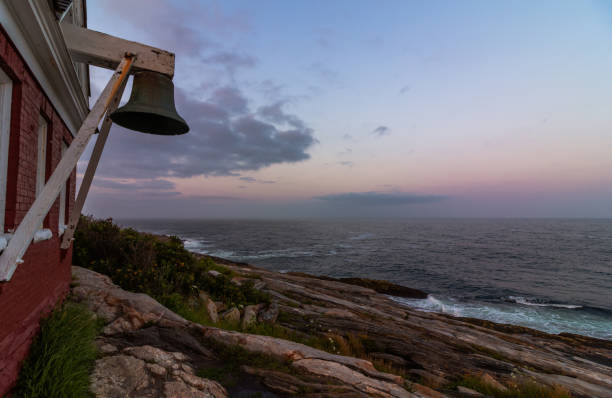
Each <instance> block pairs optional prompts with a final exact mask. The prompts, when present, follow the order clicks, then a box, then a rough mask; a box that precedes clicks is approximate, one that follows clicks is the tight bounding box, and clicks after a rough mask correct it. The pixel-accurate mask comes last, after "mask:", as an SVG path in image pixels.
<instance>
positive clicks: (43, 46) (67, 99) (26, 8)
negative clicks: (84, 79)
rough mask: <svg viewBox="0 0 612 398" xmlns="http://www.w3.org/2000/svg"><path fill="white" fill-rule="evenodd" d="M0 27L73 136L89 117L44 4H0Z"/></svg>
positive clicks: (19, 0)
mask: <svg viewBox="0 0 612 398" xmlns="http://www.w3.org/2000/svg"><path fill="white" fill-rule="evenodd" d="M0 23H1V24H2V26H3V27H4V29H5V30H6V31H7V33H8V34H9V36H10V37H11V39H12V41H13V43H14V44H15V46H17V49H18V50H19V53H20V54H21V56H22V57H23V58H24V59H25V61H26V63H27V64H28V66H29V68H30V70H31V71H32V73H33V74H34V76H35V77H36V79H37V80H38V82H39V83H40V85H41V86H42V89H43V91H44V92H45V94H46V95H47V97H48V98H49V99H50V100H51V102H52V104H53V106H54V107H55V109H56V110H57V112H58V113H59V115H60V117H61V118H62V120H63V121H64V123H66V126H67V127H68V129H69V130H70V132H71V133H72V134H73V135H74V134H76V132H77V131H78V129H79V127H80V126H81V124H82V123H83V121H84V120H85V117H86V116H87V114H88V113H89V104H88V98H87V97H86V96H85V94H84V92H83V89H82V87H81V84H80V82H79V79H78V76H77V74H76V71H75V68H74V64H73V63H72V58H71V56H70V53H69V52H68V48H67V47H66V43H65V41H64V36H63V34H62V31H61V29H60V26H59V23H58V22H57V20H56V18H55V15H54V13H53V11H52V10H51V8H50V7H49V2H48V1H47V0H3V1H0Z"/></svg>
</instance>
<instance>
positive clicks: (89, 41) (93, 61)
mask: <svg viewBox="0 0 612 398" xmlns="http://www.w3.org/2000/svg"><path fill="white" fill-rule="evenodd" d="M61 27H62V33H63V34H64V39H65V41H66V45H67V46H68V50H69V51H70V54H71V55H72V59H73V60H74V61H75V62H83V63H87V64H90V65H94V66H100V67H103V68H109V69H115V68H116V67H117V65H119V62H120V61H121V60H122V59H123V57H124V56H125V54H126V53H132V54H135V55H137V57H136V60H135V61H134V66H133V68H132V70H133V71H138V70H149V71H153V72H159V73H163V74H164V75H168V76H170V77H173V76H174V54H173V53H171V52H168V51H165V50H161V49H159V48H155V47H151V46H147V45H145V44H141V43H137V42H134V41H129V40H125V39H121V38H119V37H115V36H111V35H107V34H106V33H102V32H97V31H95V30H91V29H85V28H81V27H78V26H75V25H72V24H68V23H62V25H61Z"/></svg>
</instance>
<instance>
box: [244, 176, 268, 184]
mask: <svg viewBox="0 0 612 398" xmlns="http://www.w3.org/2000/svg"><path fill="white" fill-rule="evenodd" d="M239 180H242V181H246V182H257V183H260V184H276V181H271V180H258V179H256V178H254V177H240V178H239Z"/></svg>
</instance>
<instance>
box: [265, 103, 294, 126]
mask: <svg viewBox="0 0 612 398" xmlns="http://www.w3.org/2000/svg"><path fill="white" fill-rule="evenodd" d="M285 104H286V101H277V102H275V103H273V104H271V105H266V106H262V107H260V108H259V109H258V110H257V114H258V115H259V116H261V117H262V118H263V119H265V120H267V121H270V122H273V123H279V124H287V125H289V126H292V127H295V128H298V129H299V128H304V123H303V122H302V121H301V120H300V119H299V118H297V117H296V116H295V115H288V114H287V113H285V112H284V111H283V106H285Z"/></svg>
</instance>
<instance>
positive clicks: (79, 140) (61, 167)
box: [0, 57, 134, 281]
mask: <svg viewBox="0 0 612 398" xmlns="http://www.w3.org/2000/svg"><path fill="white" fill-rule="evenodd" d="M133 59H134V58H133V57H126V58H124V60H123V61H121V63H120V64H119V66H118V67H117V70H116V71H115V73H113V76H112V77H111V78H110V80H109V82H108V84H107V85H106V87H105V88H104V90H103V91H102V94H100V97H99V98H98V100H97V101H96V103H95V105H94V106H93V108H92V109H91V112H89V114H88V115H87V118H85V121H84V122H83V125H82V126H81V128H80V129H79V132H78V133H77V135H76V136H75V137H74V140H72V143H71V144H70V146H69V147H68V150H66V153H65V154H64V156H63V157H62V159H61V160H60V162H59V164H58V165H57V167H56V168H55V170H54V171H53V174H52V175H51V177H50V178H49V180H48V181H47V183H46V184H45V187H44V188H43V189H42V191H41V192H40V195H39V196H38V197H37V198H36V200H35V201H34V203H33V204H32V207H30V210H28V212H27V213H26V215H25V217H24V218H23V220H22V221H21V223H20V224H19V226H18V227H17V230H16V231H15V234H14V235H13V237H12V238H11V240H10V241H9V243H8V245H7V246H6V248H5V249H4V251H3V252H2V255H0V281H8V280H10V279H11V277H12V276H13V273H14V272H15V270H16V269H17V265H18V263H20V262H21V257H22V256H23V255H24V253H25V252H26V250H27V248H28V246H29V245H30V242H32V238H33V237H34V233H36V231H37V230H38V227H39V226H40V224H41V223H42V221H43V219H44V218H45V216H46V215H47V213H48V212H49V209H50V208H51V205H53V202H55V200H56V199H57V195H58V194H59V192H60V190H61V189H62V186H63V185H64V184H65V183H66V180H67V179H68V177H70V173H72V170H74V168H75V167H76V164H77V162H78V161H79V158H80V157H81V155H82V154H83V151H84V150H85V147H86V146H87V143H88V142H89V139H90V138H91V136H92V135H93V134H94V132H95V131H96V128H97V127H98V123H100V119H102V116H103V115H104V113H105V112H106V110H107V109H108V107H109V105H110V103H111V101H112V99H113V98H114V97H115V95H116V93H117V91H118V90H119V88H120V86H121V84H122V83H123V82H124V81H125V80H126V79H127V77H128V76H129V73H130V69H131V67H132V64H133Z"/></svg>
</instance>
